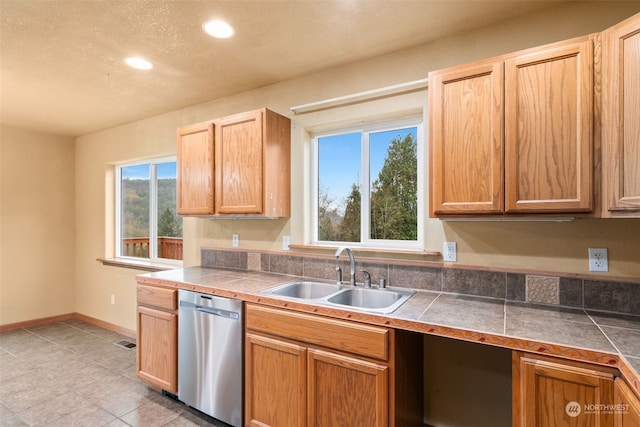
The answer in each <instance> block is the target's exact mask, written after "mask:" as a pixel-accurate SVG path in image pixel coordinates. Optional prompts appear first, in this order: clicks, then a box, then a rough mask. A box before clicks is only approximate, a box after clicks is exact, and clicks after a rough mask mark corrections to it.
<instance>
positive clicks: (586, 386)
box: [512, 353, 613, 427]
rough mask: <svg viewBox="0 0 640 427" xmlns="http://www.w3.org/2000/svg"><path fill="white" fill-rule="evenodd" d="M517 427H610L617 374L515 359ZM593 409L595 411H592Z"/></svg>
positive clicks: (514, 402)
mask: <svg viewBox="0 0 640 427" xmlns="http://www.w3.org/2000/svg"><path fill="white" fill-rule="evenodd" d="M513 382H514V383H513V396H514V401H513V408H512V411H513V426H514V427H549V426H554V427H564V426H567V427H607V426H611V425H613V414H611V413H609V412H607V411H600V410H598V409H597V408H598V405H603V406H604V405H611V402H612V401H613V375H611V374H609V373H605V372H600V371H597V370H591V369H586V368H581V367H577V366H573V365H569V364H567V365H565V364H561V363H554V362H549V361H547V360H540V359H537V358H535V357H520V356H518V353H516V355H515V356H514V372H513ZM589 408H592V409H589Z"/></svg>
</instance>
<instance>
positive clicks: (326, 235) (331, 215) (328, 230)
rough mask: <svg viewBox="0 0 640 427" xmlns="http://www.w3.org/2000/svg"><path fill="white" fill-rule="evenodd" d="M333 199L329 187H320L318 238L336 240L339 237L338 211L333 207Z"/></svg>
mask: <svg viewBox="0 0 640 427" xmlns="http://www.w3.org/2000/svg"><path fill="white" fill-rule="evenodd" d="M332 203H333V199H331V198H330V197H329V193H328V192H327V189H326V188H325V187H323V186H320V187H319V188H318V240H329V241H334V240H337V239H338V233H337V231H336V226H335V224H336V219H337V218H338V215H337V212H336V210H335V208H334V209H332V208H331V204H332Z"/></svg>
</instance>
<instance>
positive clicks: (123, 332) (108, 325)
mask: <svg viewBox="0 0 640 427" xmlns="http://www.w3.org/2000/svg"><path fill="white" fill-rule="evenodd" d="M73 317H74V318H75V319H78V320H82V321H83V322H87V323H90V324H92V325H94V326H98V327H100V328H103V329H108V330H109V331H113V332H117V333H119V334H121V335H124V336H127V337H129V338H136V335H137V334H136V331H133V330H131V329H127V328H123V327H122V326H118V325H114V324H113V323H109V322H105V321H104V320H100V319H96V318H95V317H90V316H87V315H85V314H81V313H74V315H73Z"/></svg>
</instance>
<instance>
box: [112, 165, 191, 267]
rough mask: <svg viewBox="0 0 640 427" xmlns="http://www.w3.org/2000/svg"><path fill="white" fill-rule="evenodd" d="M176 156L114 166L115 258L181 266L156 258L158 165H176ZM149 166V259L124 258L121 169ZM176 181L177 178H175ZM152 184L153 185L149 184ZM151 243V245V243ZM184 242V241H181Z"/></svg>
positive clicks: (174, 261) (180, 263)
mask: <svg viewBox="0 0 640 427" xmlns="http://www.w3.org/2000/svg"><path fill="white" fill-rule="evenodd" d="M177 161H178V160H177V156H165V157H155V158H152V159H146V160H140V161H134V162H126V163H118V164H117V165H115V181H116V182H115V184H116V185H115V187H116V188H115V227H114V228H115V257H116V258H119V259H123V260H128V261H137V262H139V261H145V262H151V263H161V264H170V265H175V266H182V260H175V259H169V258H159V257H158V188H157V185H156V184H157V181H158V180H157V178H158V165H159V164H162V163H177ZM147 164H148V165H149V258H141V257H134V256H126V255H123V254H122V229H121V227H122V222H121V221H122V169H123V168H126V167H130V166H139V165H147ZM176 179H177V176H176ZM151 183H153V184H151ZM183 239H184V236H183ZM152 242H153V243H152ZM183 242H184V240H183Z"/></svg>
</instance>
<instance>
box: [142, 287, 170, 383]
mask: <svg viewBox="0 0 640 427" xmlns="http://www.w3.org/2000/svg"><path fill="white" fill-rule="evenodd" d="M136 292H137V304H138V307H137V330H138V332H137V347H136V348H137V353H136V371H137V375H138V377H139V378H141V379H143V380H145V381H147V382H148V383H150V384H151V385H153V386H155V387H157V388H160V389H162V390H166V391H168V392H171V393H174V394H175V393H177V392H178V311H177V310H178V299H177V292H178V291H177V290H175V289H168V288H162V287H156V286H148V285H142V284H138V285H137V288H136Z"/></svg>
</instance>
